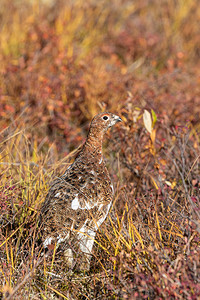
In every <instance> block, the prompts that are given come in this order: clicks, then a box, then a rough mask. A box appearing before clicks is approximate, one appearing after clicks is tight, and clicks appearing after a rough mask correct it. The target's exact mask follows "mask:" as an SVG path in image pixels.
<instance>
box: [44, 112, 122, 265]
mask: <svg viewBox="0 0 200 300" xmlns="http://www.w3.org/2000/svg"><path fill="white" fill-rule="evenodd" d="M118 121H121V119H120V118H119V117H118V116H116V115H114V114H111V113H101V114H98V115H97V116H95V117H94V119H93V120H92V122H91V125H90V129H89V133H88V137H87V139H86V142H85V144H84V145H83V147H82V150H81V152H80V153H79V155H78V157H77V158H76V160H75V161H74V163H73V164H72V165H71V166H70V167H69V168H68V169H67V170H66V172H65V173H64V174H63V175H62V176H60V177H59V178H57V179H56V180H55V181H54V182H53V184H52V186H51V188H50V190H49V193H48V195H47V197H46V199H45V201H44V203H43V206H42V209H41V214H40V223H41V224H42V227H43V232H44V234H43V244H44V247H49V248H50V246H51V245H54V244H55V243H56V244H57V245H59V244H60V243H66V242H67V244H68V246H66V249H65V258H66V261H67V264H68V265H69V267H73V266H74V264H75V260H74V253H73V251H74V249H76V251H78V252H79V253H82V260H81V261H82V264H81V266H80V268H81V269H89V265H90V257H91V251H92V247H93V242H94V239H95V235H96V231H97V230H98V228H99V226H100V225H101V224H102V223H103V221H104V220H105V218H106V216H107V214H108V212H109V209H110V206H111V203H112V198H113V187H112V184H111V180H110V176H109V174H108V171H107V168H106V166H105V163H104V160H103V156H102V139H103V135H104V133H105V132H106V131H107V129H108V128H109V127H111V126H113V125H115V124H116V123H117V122H118ZM70 244H71V246H70Z"/></svg>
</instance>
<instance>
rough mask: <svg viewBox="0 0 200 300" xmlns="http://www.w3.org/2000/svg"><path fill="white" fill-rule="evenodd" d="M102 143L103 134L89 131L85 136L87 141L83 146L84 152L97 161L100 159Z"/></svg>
mask: <svg viewBox="0 0 200 300" xmlns="http://www.w3.org/2000/svg"><path fill="white" fill-rule="evenodd" d="M102 141H103V132H102V131H97V130H92V129H91V130H90V131H89V133H88V136H87V139H86V141H85V144H84V151H86V152H87V153H88V154H89V153H90V154H91V155H92V156H95V157H96V158H97V159H99V160H101V159H102Z"/></svg>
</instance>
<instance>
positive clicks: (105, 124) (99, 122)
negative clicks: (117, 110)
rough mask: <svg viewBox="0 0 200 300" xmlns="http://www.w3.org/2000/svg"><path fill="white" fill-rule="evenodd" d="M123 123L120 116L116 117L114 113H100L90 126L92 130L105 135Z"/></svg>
mask: <svg viewBox="0 0 200 300" xmlns="http://www.w3.org/2000/svg"><path fill="white" fill-rule="evenodd" d="M121 121H122V119H121V118H120V117H119V116H116V115H114V114H112V113H109V112H104V113H100V114H98V115H96V116H95V117H94V118H93V120H92V122H91V125H90V129H93V130H95V129H96V130H98V131H99V130H100V131H101V132H103V133H105V132H106V131H107V130H108V128H110V127H112V126H113V125H115V124H116V123H117V122H121Z"/></svg>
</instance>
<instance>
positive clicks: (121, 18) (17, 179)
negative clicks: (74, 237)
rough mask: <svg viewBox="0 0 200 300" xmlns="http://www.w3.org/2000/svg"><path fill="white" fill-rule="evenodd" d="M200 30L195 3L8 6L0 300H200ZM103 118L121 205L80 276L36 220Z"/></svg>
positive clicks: (27, 0)
mask: <svg viewBox="0 0 200 300" xmlns="http://www.w3.org/2000/svg"><path fill="white" fill-rule="evenodd" d="M199 24H200V5H199V3H198V1H197V0H188V1H181V0H177V1H171V0H162V1H160V0H155V1H151V0H135V1H128V0H111V1H107V0H99V1H95V0H87V1H83V0H74V1H64V0H58V1H54V0H51V1H47V0H46V1H45V0H43V1H42V0H40V1H39V0H38V1H36V0H32V1H31V0H1V3H0V298H1V299H16V300H18V299H19V300H21V299H22V300H23V299H47V300H48V299H131V300H133V299H136V300H137V299H138V300H139V299H189V300H193V299H194V300H195V299H200V134H199V133H200V121H199V120H200V75H199V74H200V73H199V68H200V43H199V41H200V30H199ZM104 111H109V112H111V113H114V114H116V115H118V116H120V117H121V119H122V121H123V122H121V123H120V124H117V125H116V126H114V127H112V128H111V129H110V130H109V131H108V132H107V133H106V136H105V139H104V144H103V153H104V159H105V164H106V167H107V169H108V171H109V174H110V177H111V181H112V183H113V186H114V199H113V205H112V206H111V208H110V212H109V214H108V216H107V218H106V220H105V221H104V223H103V224H102V226H101V227H100V228H99V230H98V232H97V235H96V237H95V242H94V246H93V250H92V258H91V261H90V269H89V270H87V271H81V270H79V269H78V268H76V266H75V267H74V268H68V267H67V266H66V263H65V260H64V258H63V249H62V246H60V247H57V248H56V247H53V249H49V250H48V252H47V253H46V252H45V253H44V249H43V246H42V244H41V240H42V236H41V235H42V232H40V230H39V227H38V221H37V220H38V216H39V214H40V209H41V207H42V203H43V201H44V200H45V197H46V195H47V193H48V190H49V186H50V184H51V182H52V181H53V180H54V179H55V178H56V177H57V176H59V175H60V174H63V173H64V171H65V170H66V169H67V167H68V166H69V165H70V164H71V163H72V162H73V161H74V159H75V158H76V157H77V155H78V153H79V151H80V149H81V145H82V144H83V143H84V141H85V139H86V135H87V132H88V128H89V124H90V121H91V120H92V118H93V116H94V115H96V114H98V113H100V112H104ZM79 259H81V258H79ZM79 263H80V262H79V261H77V265H78V264H79Z"/></svg>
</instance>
